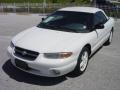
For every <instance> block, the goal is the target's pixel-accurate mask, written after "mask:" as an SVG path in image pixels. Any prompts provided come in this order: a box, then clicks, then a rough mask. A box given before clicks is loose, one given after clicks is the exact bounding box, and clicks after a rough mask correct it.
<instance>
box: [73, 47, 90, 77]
mask: <svg viewBox="0 0 120 90" xmlns="http://www.w3.org/2000/svg"><path fill="white" fill-rule="evenodd" d="M88 59H89V49H88V48H87V47H84V48H83V49H82V51H81V53H80V55H79V57H78V61H77V65H76V68H75V70H74V73H75V74H77V75H78V74H82V73H84V72H85V70H86V68H87V65H88Z"/></svg>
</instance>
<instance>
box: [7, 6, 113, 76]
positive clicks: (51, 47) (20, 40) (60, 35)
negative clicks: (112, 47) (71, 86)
mask: <svg viewBox="0 0 120 90" xmlns="http://www.w3.org/2000/svg"><path fill="white" fill-rule="evenodd" d="M113 30H114V19H113V18H111V17H108V16H107V15H106V14H105V12H104V11H103V10H101V9H98V8H93V7H67V8H63V9H59V10H58V11H56V12H54V13H52V14H51V15H49V16H48V17H46V18H45V19H42V22H41V23H40V24H38V25H37V26H34V27H32V28H30V29H27V30H25V31H23V32H21V33H19V34H18V35H16V36H15V37H14V38H13V39H12V41H11V44H10V46H9V47H8V55H9V57H10V59H11V62H12V64H13V65H14V66H16V67H17V68H19V69H21V70H23V71H25V72H28V73H32V74H36V75H40V76H47V77H58V76H62V75H65V74H67V73H69V72H73V73H74V74H82V73H83V72H84V71H85V70H86V68H87V65H88V61H89V57H90V56H91V55H92V54H93V53H94V52H95V51H96V50H97V49H98V48H100V47H101V46H102V45H103V44H104V43H106V44H110V43H111V41H112V36H113ZM106 58H107V57H106Z"/></svg>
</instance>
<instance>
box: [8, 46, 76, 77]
mask: <svg viewBox="0 0 120 90" xmlns="http://www.w3.org/2000/svg"><path fill="white" fill-rule="evenodd" d="M8 56H9V57H10V59H11V62H12V64H13V65H14V66H16V63H15V60H20V61H23V62H25V63H26V64H27V65H28V67H29V68H30V69H29V70H26V69H23V68H20V67H18V66H16V67H17V68H19V69H21V70H23V71H25V72H28V73H31V74H35V75H40V76H46V77H58V76H62V75H64V74H67V73H69V72H71V71H72V70H74V68H75V66H76V64H77V57H76V56H75V55H74V56H72V57H70V58H67V59H65V60H63V59H46V58H44V57H43V55H42V54H40V55H39V56H38V57H37V58H36V59H35V60H34V61H29V60H25V59H23V58H20V57H17V56H15V55H14V49H12V48H11V47H10V46H9V47H8Z"/></svg>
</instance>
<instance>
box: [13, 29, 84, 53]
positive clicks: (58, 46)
mask: <svg viewBox="0 0 120 90" xmlns="http://www.w3.org/2000/svg"><path fill="white" fill-rule="evenodd" d="M82 36H83V34H81V33H71V32H63V31H57V30H49V29H43V28H38V27H32V28H30V29H28V30H25V31H23V32H21V33H20V34H18V35H16V36H15V37H14V38H13V43H14V44H15V45H16V46H18V47H21V48H25V49H28V50H34V51H37V52H40V53H45V52H63V51H69V50H70V49H71V46H72V45H73V44H75V43H74V42H75V41H77V40H78V39H80V38H82Z"/></svg>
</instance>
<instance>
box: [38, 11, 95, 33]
mask: <svg viewBox="0 0 120 90" xmlns="http://www.w3.org/2000/svg"><path fill="white" fill-rule="evenodd" d="M63 12H65V13H72V14H73V13H78V14H80V15H81V14H86V15H90V19H91V20H90V22H89V23H90V24H91V28H89V29H88V28H87V29H86V30H85V31H77V30H75V29H74V30H72V29H71V28H65V27H64V28H63V27H61V26H52V25H47V24H46V27H43V26H42V24H44V21H45V20H46V19H48V18H49V17H51V16H53V15H55V14H56V13H63ZM93 18H94V14H93V13H85V12H75V11H56V12H54V13H52V14H50V15H49V16H47V17H46V18H45V19H44V20H42V21H41V22H40V23H39V24H38V25H37V27H39V28H44V29H50V30H57V31H65V32H74V33H88V32H91V29H92V26H93Z"/></svg>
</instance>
